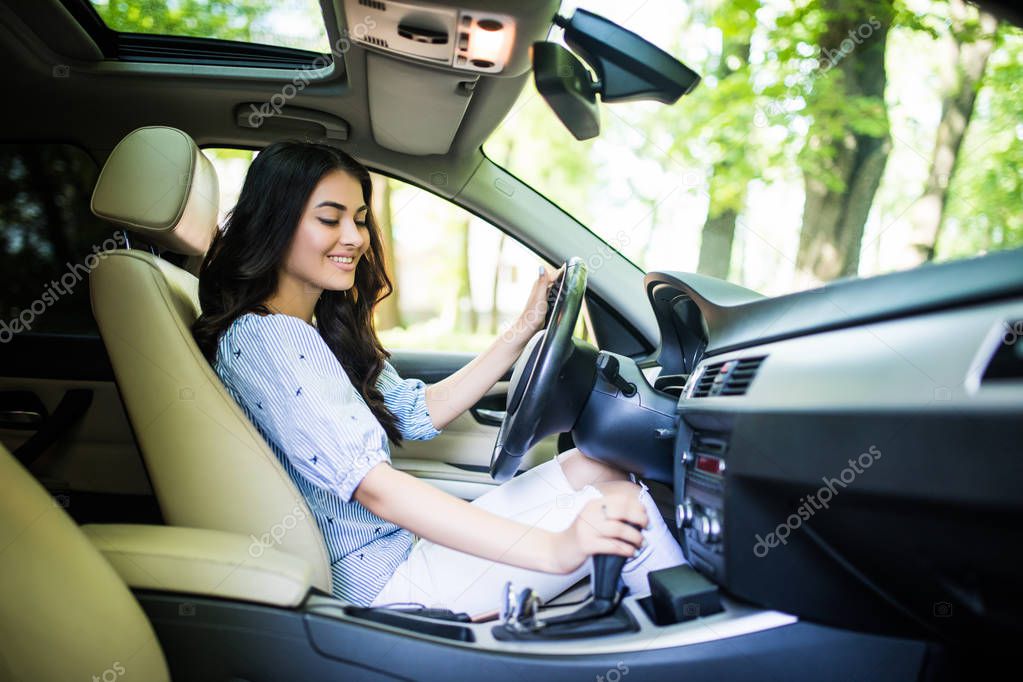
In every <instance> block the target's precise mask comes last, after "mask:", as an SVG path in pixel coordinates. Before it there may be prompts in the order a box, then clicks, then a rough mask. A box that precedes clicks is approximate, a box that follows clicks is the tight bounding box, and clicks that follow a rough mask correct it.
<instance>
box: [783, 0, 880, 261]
mask: <svg viewBox="0 0 1023 682" xmlns="http://www.w3.org/2000/svg"><path fill="white" fill-rule="evenodd" d="M893 15H894V7H893V6H892V4H891V2H889V1H888V0H852V1H846V0H812V1H811V2H810V3H808V4H807V5H805V6H804V7H802V8H800V9H798V10H797V11H796V12H795V13H794V14H793V19H794V20H795V21H794V23H792V24H791V26H795V25H796V23H795V22H798V23H799V24H801V25H802V28H803V30H805V31H807V32H808V33H809V36H808V38H809V40H808V41H807V42H809V43H810V44H815V45H817V47H818V51H819V57H818V59H819V65H820V66H819V69H820V72H819V74H818V75H816V77H814V78H812V79H809V80H808V81H807V85H808V87H807V88H806V89H805V92H804V94H803V99H804V101H805V103H806V109H805V113H806V115H807V116H808V117H809V118H810V127H809V132H808V134H807V138H806V141H805V144H804V146H803V149H802V151H801V152H800V155H799V162H800V166H801V167H802V169H803V177H804V191H805V198H804V203H803V225H802V228H801V230H800V235H799V250H798V253H797V256H796V268H797V270H799V271H801V272H803V273H807V274H810V275H812V276H813V277H815V278H816V279H818V280H821V281H829V280H832V279H835V278H836V277H842V276H848V275H855V274H856V272H857V270H858V267H859V258H860V245H861V242H862V240H863V229H864V226H865V225H866V222H867V217H868V215H869V213H870V209H871V206H872V205H873V200H874V195H875V193H876V192H877V188H878V186H879V185H880V183H881V177H882V175H883V174H884V168H885V164H886V162H887V159H888V153H889V152H890V150H891V138H890V135H889V124H888V117H887V110H886V107H885V100H884V93H885V85H886V83H887V78H886V72H885V45H886V42H887V35H888V30H889V28H890V26H891V22H892V17H893ZM788 26H789V24H787V22H786V23H783V24H781V25H780V28H782V29H783V30H784V29H785V28H786V27H788Z"/></svg>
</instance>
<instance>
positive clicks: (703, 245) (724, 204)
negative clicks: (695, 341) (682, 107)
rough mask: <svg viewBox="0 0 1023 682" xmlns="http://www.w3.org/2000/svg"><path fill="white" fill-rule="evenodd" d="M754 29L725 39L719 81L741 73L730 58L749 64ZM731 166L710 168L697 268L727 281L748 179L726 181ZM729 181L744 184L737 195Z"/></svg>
mask: <svg viewBox="0 0 1023 682" xmlns="http://www.w3.org/2000/svg"><path fill="white" fill-rule="evenodd" d="M754 28H756V20H755V19H754V20H753V21H751V22H747V24H746V25H744V26H743V27H742V29H740V30H741V34H740V35H739V36H738V37H737V38H732V39H731V40H729V39H728V38H727V37H725V38H724V40H723V43H722V46H721V55H720V57H719V58H718V65H717V68H716V69H715V70H714V75H715V76H716V77H717V79H718V81H719V82H720V81H722V80H724V79H725V78H728V77H729V76H731V75H732V74H733V73H735V71H737V70H738V69H733V68H731V66H730V65H729V57H737V58H738V59H739V60H740V63H739V66H740V68H741V67H744V66H746V65H747V64H748V63H749V54H750V40H751V38H752V34H753V29H754ZM736 151H737V152H738V153H740V154H742V153H744V150H736ZM730 164H731V162H730V161H729V160H728V159H724V160H722V161H719V162H718V163H716V164H714V166H713V167H712V168H711V171H710V178H709V184H710V186H709V188H708V190H709V192H710V203H709V205H708V206H707V219H706V220H705V221H704V223H703V231H702V233H701V239H700V260H699V262H698V264H697V266H696V271H697V272H700V273H702V274H705V275H710V276H711V277H718V278H720V279H728V272H729V270H730V269H731V265H732V243H733V242H734V240H735V221H736V220H737V219H738V217H739V211H740V210H741V209H742V205H743V204H744V203H745V201H746V187H745V185H746V183H747V182H748V179H745V178H743V179H741V180H736V179H734V178H731V179H727V171H728V168H729V165H730ZM728 182H742V183H743V187H742V189H741V190H740V191H738V192H736V193H732V192H728V191H722V190H725V185H726V183H728ZM726 197H727V198H726Z"/></svg>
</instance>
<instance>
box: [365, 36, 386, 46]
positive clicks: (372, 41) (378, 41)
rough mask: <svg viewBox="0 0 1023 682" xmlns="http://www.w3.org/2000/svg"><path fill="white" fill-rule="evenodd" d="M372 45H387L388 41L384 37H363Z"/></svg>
mask: <svg viewBox="0 0 1023 682" xmlns="http://www.w3.org/2000/svg"><path fill="white" fill-rule="evenodd" d="M363 40H365V41H366V42H367V43H369V44H370V45H376V46H377V47H387V41H386V40H384V39H383V38H375V37H373V36H366V37H365V38H363Z"/></svg>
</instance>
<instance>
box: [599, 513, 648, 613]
mask: <svg viewBox="0 0 1023 682" xmlns="http://www.w3.org/2000/svg"><path fill="white" fill-rule="evenodd" d="M629 525H630V526H632V527H633V528H635V529H636V530H638V531H640V532H642V531H643V528H642V527H640V526H637V525H636V524H634V523H630V524H629ZM627 560H628V557H624V556H622V555H620V554H594V555H593V578H592V585H593V600H594V601H598V600H605V601H609V602H614V600H615V597H617V596H618V578H619V577H621V575H622V567H623V566H625V562H626V561H627Z"/></svg>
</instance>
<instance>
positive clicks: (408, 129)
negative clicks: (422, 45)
mask: <svg viewBox="0 0 1023 682" xmlns="http://www.w3.org/2000/svg"><path fill="white" fill-rule="evenodd" d="M478 79H479V76H477V75H475V74H468V73H466V74H458V73H453V72H449V71H439V70H436V69H431V68H428V67H421V66H416V65H415V64H410V63H407V62H404V61H398V60H396V59H391V58H389V57H386V56H383V55H379V54H375V53H373V52H368V53H367V54H366V82H367V87H368V90H369V117H370V124H371V126H372V129H373V139H374V140H376V143H377V144H379V145H380V146H381V147H385V148H387V149H392V150H394V151H396V152H401V153H403V154H417V155H425V154H446V153H447V152H448V149H450V148H451V142H452V140H454V138H455V133H456V132H458V127H459V126H460V125H461V124H462V117H463V116H465V110H466V108H467V107H468V106H469V100H470V99H471V98H472V92H473V88H474V87H475V85H476V81H477V80H478Z"/></svg>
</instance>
